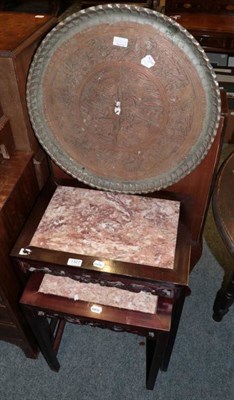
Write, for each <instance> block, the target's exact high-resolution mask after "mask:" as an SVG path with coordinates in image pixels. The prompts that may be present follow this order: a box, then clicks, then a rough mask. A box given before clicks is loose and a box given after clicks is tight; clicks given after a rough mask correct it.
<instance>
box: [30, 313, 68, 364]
mask: <svg viewBox="0 0 234 400" xmlns="http://www.w3.org/2000/svg"><path fill="white" fill-rule="evenodd" d="M22 309H23V312H24V315H25V318H26V319H27V321H28V324H29V326H30V328H31V330H32V332H33V334H34V336H35V338H36V340H37V343H38V346H39V348H40V350H41V353H42V354H43V356H44V357H45V359H46V361H47V364H48V365H49V367H50V368H51V369H52V370H53V371H55V372H57V371H58V370H59V368H60V365H59V362H58V359H57V357H56V353H55V352H54V350H53V344H52V342H51V330H50V325H49V323H48V321H47V319H46V317H43V316H38V315H36V314H35V312H33V310H31V309H30V308H28V307H27V306H26V307H25V306H22Z"/></svg>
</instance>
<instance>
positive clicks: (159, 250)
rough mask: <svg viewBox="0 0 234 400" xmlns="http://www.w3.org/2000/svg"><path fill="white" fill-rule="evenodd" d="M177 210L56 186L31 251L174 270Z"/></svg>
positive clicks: (173, 205) (167, 203)
mask: <svg viewBox="0 0 234 400" xmlns="http://www.w3.org/2000/svg"><path fill="white" fill-rule="evenodd" d="M179 209H180V203H179V202H177V201H171V200H163V199H152V198H148V197H142V196H136V195H125V194H119V193H109V192H101V191H97V190H91V189H80V188H73V187H65V186H58V187H57V189H56V191H55V193H54V195H53V197H52V199H51V201H50V203H49V205H48V207H47V209H46V211H45V213H44V215H43V217H42V219H41V222H40V224H39V226H38V228H37V230H36V232H35V234H34V236H33V238H32V240H31V243H30V245H32V246H36V247H40V248H46V249H51V250H58V251H64V252H69V253H76V254H81V255H89V256H94V257H97V258H98V257H103V258H107V259H112V260H119V261H125V262H130V263H136V264H143V265H151V266H156V267H161V268H170V269H172V268H173V266H174V254H175V246H176V238H177V229H178V219H179Z"/></svg>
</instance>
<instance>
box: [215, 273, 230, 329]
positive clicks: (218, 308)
mask: <svg viewBox="0 0 234 400" xmlns="http://www.w3.org/2000/svg"><path fill="white" fill-rule="evenodd" d="M233 303H234V273H233V276H232V279H231V280H230V282H229V284H228V286H227V288H226V289H223V288H221V289H220V290H219V291H218V293H217V295H216V298H215V302H214V306H213V311H214V314H213V319H214V320H215V321H217V322H220V321H221V320H222V318H223V316H224V315H225V314H227V312H228V311H229V308H230V307H231V305H232V304H233Z"/></svg>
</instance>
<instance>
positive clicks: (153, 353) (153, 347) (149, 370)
mask: <svg viewBox="0 0 234 400" xmlns="http://www.w3.org/2000/svg"><path fill="white" fill-rule="evenodd" d="M156 335H157V336H156V340H155V339H150V338H147V339H146V388H147V389H150V390H153V388H154V385H155V381H156V378H157V375H158V371H159V369H160V366H161V363H162V360H163V355H164V352H165V349H166V346H167V342H168V337H169V332H157V334H156Z"/></svg>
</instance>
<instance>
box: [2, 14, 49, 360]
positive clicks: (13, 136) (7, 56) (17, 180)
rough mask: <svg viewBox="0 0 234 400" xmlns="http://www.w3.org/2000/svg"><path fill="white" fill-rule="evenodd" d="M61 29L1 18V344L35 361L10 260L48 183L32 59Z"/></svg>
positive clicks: (44, 21)
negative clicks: (33, 113)
mask: <svg viewBox="0 0 234 400" xmlns="http://www.w3.org/2000/svg"><path fill="white" fill-rule="evenodd" d="M55 23H56V19H55V18H53V17H51V16H48V15H45V16H39V18H37V16H36V15H34V14H22V13H8V12H0V103H1V105H0V340H5V341H7V342H10V343H14V344H15V345H17V346H19V347H20V348H22V350H23V351H24V352H25V354H26V355H27V356H28V357H35V356H36V354H37V346H36V343H35V340H34V337H33V335H32V333H31V331H30V329H29V328H28V325H27V324H26V322H25V319H24V316H23V314H22V312H21V309H20V307H19V298H20V295H21V291H22V287H21V285H20V281H19V277H17V276H16V274H15V272H14V269H13V266H12V264H11V262H10V259H9V252H10V250H11V248H12V246H13V245H14V243H15V240H16V238H17V237H18V235H19V233H20V231H21V229H22V227H23V225H24V223H25V221H26V220H27V218H28V216H29V214H30V211H31V209H32V207H33V205H34V203H35V201H36V199H37V196H38V195H39V193H40V190H41V189H42V187H43V186H44V184H45V181H46V180H47V178H48V173H49V172H48V166H47V159H46V156H45V155H44V153H43V151H42V150H41V149H40V146H39V144H38V142H37V140H36V138H35V136H34V133H33V130H32V128H31V124H30V121H29V116H28V111H27V106H26V79H27V75H28V70H29V65H30V63H31V60H32V56H33V54H34V52H35V50H36V48H37V46H38V44H39V42H40V41H41V40H42V38H43V37H44V36H45V34H46V33H47V32H48V31H49V30H50V29H51V28H52V27H53V25H54V24H55Z"/></svg>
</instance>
